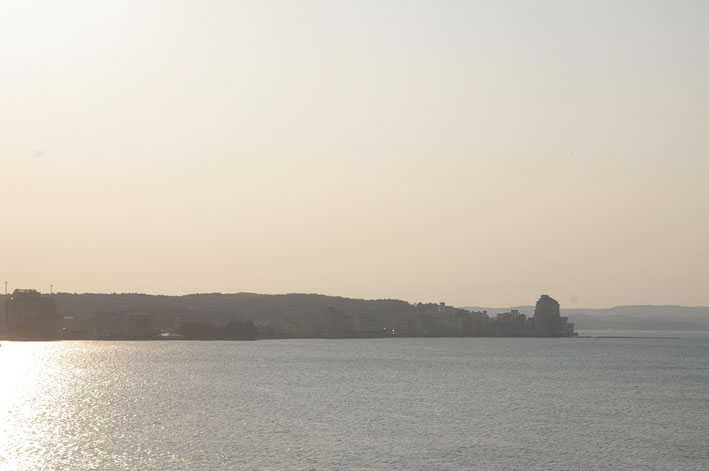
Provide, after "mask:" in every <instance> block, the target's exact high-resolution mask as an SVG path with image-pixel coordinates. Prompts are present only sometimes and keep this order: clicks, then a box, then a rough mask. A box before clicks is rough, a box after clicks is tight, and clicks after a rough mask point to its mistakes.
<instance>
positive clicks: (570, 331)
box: [532, 294, 574, 337]
mask: <svg viewBox="0 0 709 471" xmlns="http://www.w3.org/2000/svg"><path fill="white" fill-rule="evenodd" d="M532 321H533V322H532V333H533V335H535V336H538V337H570V336H572V335H574V324H570V323H569V319H568V317H561V314H560V309H559V303H558V302H557V301H556V300H555V299H553V298H550V297H549V296H547V295H546V294H543V295H542V296H541V298H539V301H537V306H536V309H535V310H534V317H533V318H532Z"/></svg>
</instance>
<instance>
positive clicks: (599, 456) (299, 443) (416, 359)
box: [0, 333, 709, 471]
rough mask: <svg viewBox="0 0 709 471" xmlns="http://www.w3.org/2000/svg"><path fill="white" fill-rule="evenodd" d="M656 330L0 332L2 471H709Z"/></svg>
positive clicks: (704, 422)
mask: <svg viewBox="0 0 709 471" xmlns="http://www.w3.org/2000/svg"><path fill="white" fill-rule="evenodd" d="M593 334H594V335H595V334H597V333H593ZM663 336H668V337H672V338H571V339H526V338H517V339H514V338H510V339H501V338H489V339H485V338H467V339H461V338H449V339H417V338H410V339H361V340H359V339H358V340H273V341H256V342H189V341H174V342H169V341H154V342H96V341H76V342H69V341H65V342H46V343H43V342H26V343H23V342H3V343H2V348H0V437H1V440H0V470H3V471H5V470H7V471H16V470H28V469H42V470H93V469H97V470H98V469H100V470H133V469H146V470H182V469H184V470H241V469H244V470H246V469H363V470H364V469H366V470H378V469H402V470H403V469H406V470H418V469H420V470H430V469H439V470H446V469H450V470H454V469H484V470H497V469H499V470H503V469H504V470H510V469H539V470H567V469H584V470H594V469H598V470H601V469H603V470H628V469H638V470H640V469H642V470H655V469H656V470H661V469H662V470H665V469H676V470H681V469H684V470H694V469H696V470H699V469H708V468H709V446H707V436H709V336H707V335H705V334H696V333H695V334H683V333H663Z"/></svg>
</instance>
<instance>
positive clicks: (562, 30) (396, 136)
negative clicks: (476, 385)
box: [0, 0, 709, 308]
mask: <svg viewBox="0 0 709 471" xmlns="http://www.w3.org/2000/svg"><path fill="white" fill-rule="evenodd" d="M708 84H709V2H707V1H703V0H700V1H666V2H661V1H645V0H643V1H618V0H613V1H578V2H574V1H567V0H563V1H547V2H542V1H535V2H531V1H526V0H525V1H519V2H504V1H494V2H493V1H489V2H473V1H470V2H465V1H454V0H450V1H413V0H411V1H409V0H402V1H368V0H360V1H347V2H346V1H333V0H323V1H291V0H288V1H280V2H277V1H265V0H258V1H236V0H234V1H216V0H215V1H206V0H199V1H176V0H171V1H146V0H139V1H127V0H123V1H115V2H107V1H95V0H89V1H59V0H46V1H37V0H0V163H1V165H0V169H1V171H0V201H1V202H2V210H3V215H2V224H1V226H0V242H1V243H2V257H0V277H2V278H0V281H3V280H8V281H9V288H10V289H14V288H36V289H39V290H41V291H49V285H50V284H54V286H55V290H59V291H69V292H147V293H160V294H185V293H194V292H215V291H221V292H238V291H251V292H260V293H286V292H317V293H324V294H333V295H341V296H348V297H360V298H382V297H386V298H400V299H405V300H407V301H411V302H417V301H426V302H429V301H436V302H437V301H445V302H447V303H448V304H454V305H488V306H508V305H516V304H525V303H528V302H534V301H535V300H536V298H537V297H538V296H539V294H541V293H548V294H550V295H551V296H553V297H555V298H557V299H558V300H559V301H560V303H561V304H562V308H563V307H572V306H586V307H596V306H612V305H617V304H641V303H642V304H645V303H647V304H687V305H709V85H708Z"/></svg>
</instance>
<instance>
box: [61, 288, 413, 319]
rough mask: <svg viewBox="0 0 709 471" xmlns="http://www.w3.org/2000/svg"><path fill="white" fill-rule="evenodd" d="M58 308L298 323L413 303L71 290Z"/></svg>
mask: <svg viewBox="0 0 709 471" xmlns="http://www.w3.org/2000/svg"><path fill="white" fill-rule="evenodd" d="M54 297H55V298H56V300H57V310H58V313H59V314H60V315H62V316H71V317H74V318H77V319H86V318H89V317H91V316H93V315H94V314H95V313H99V312H115V311H120V310H132V311H135V312H155V313H157V314H158V319H159V320H160V321H163V322H168V321H172V320H181V321H188V320H189V321H209V322H225V321H227V320H229V319H246V320H253V321H254V322H256V323H259V324H267V323H269V322H283V321H288V322H298V321H301V320H304V319H307V318H309V317H312V316H313V315H319V314H321V313H323V312H325V311H326V310H327V309H328V308H334V309H336V310H338V311H343V312H346V313H348V314H351V315H356V314H359V313H362V312H377V313H381V314H386V315H406V314H408V313H410V312H412V310H413V308H414V307H413V306H412V305H411V304H409V303H407V302H405V301H399V300H389V299H385V300H363V299H350V298H343V297H337V296H324V295H319V294H282V295H265V294H253V293H236V294H221V293H208V294H190V295H185V296H156V295H148V294H71V293H57V294H55V295H54Z"/></svg>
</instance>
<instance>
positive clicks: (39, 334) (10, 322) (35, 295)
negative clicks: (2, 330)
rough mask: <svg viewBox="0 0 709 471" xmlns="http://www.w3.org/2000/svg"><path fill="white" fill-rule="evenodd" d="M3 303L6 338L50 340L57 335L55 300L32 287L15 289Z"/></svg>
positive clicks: (57, 317)
mask: <svg viewBox="0 0 709 471" xmlns="http://www.w3.org/2000/svg"><path fill="white" fill-rule="evenodd" d="M5 302H6V304H5V326H6V328H7V330H6V332H7V338H9V339H17V340H51V339H55V338H57V336H58V335H59V326H60V322H59V316H58V315H57V302H56V300H55V299H54V298H52V297H50V296H42V295H41V294H40V293H39V292H38V291H35V290H33V289H16V290H15V291H14V292H13V293H12V296H10V297H9V298H8V299H7V300H6V301H5Z"/></svg>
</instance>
